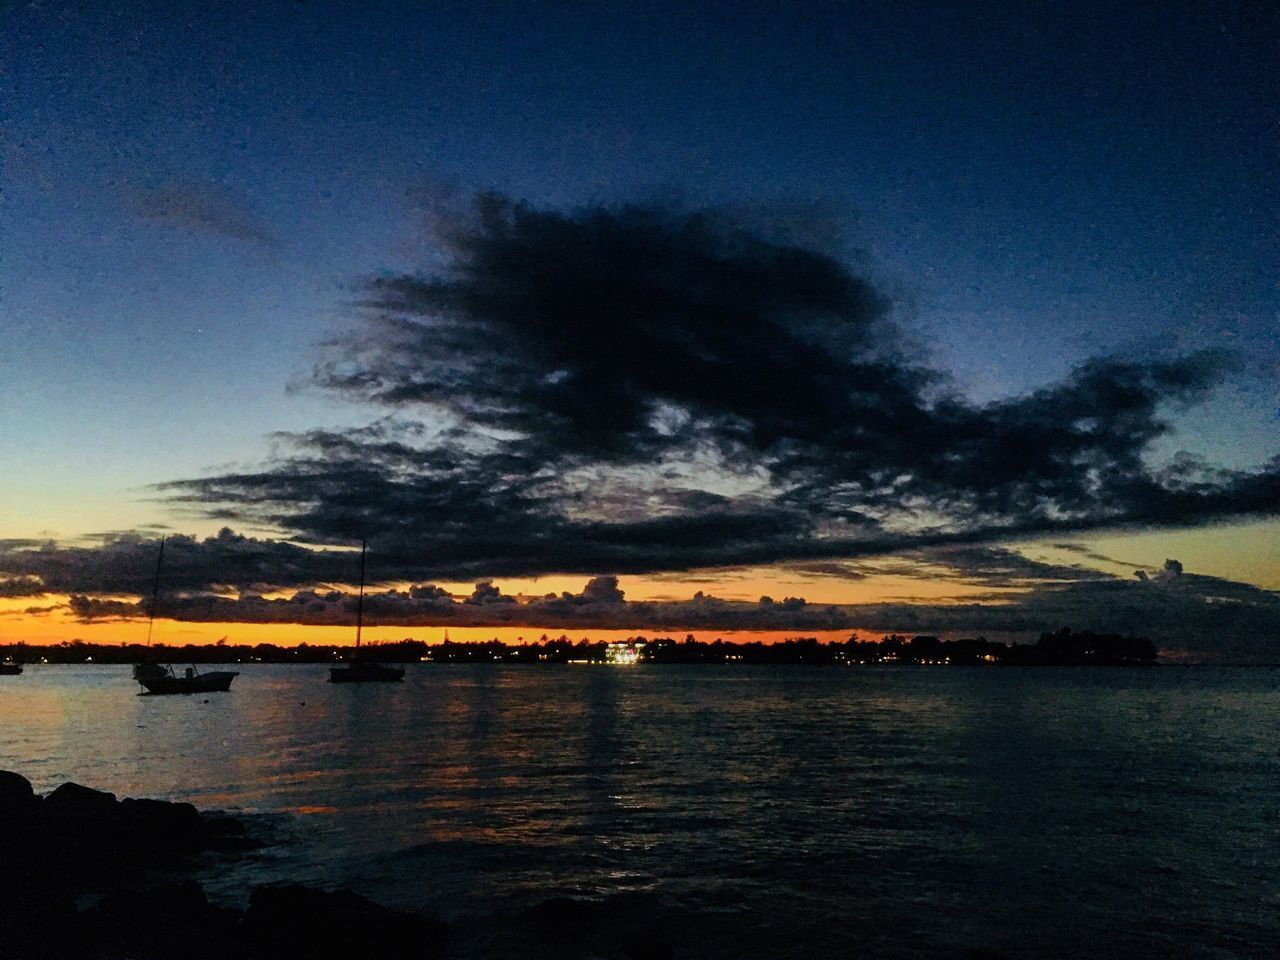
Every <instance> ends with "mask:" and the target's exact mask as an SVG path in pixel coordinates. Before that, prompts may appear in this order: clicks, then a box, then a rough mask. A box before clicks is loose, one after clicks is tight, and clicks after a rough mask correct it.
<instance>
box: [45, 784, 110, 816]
mask: <svg viewBox="0 0 1280 960" xmlns="http://www.w3.org/2000/svg"><path fill="white" fill-rule="evenodd" d="M44 803H45V809H46V810H47V811H48V812H50V813H52V814H55V815H57V816H63V817H74V818H76V819H86V820H88V819H101V820H106V819H110V818H112V817H113V816H114V815H115V812H116V795H115V794H114V793H107V792H106V791H104V790H94V789H92V788H90V787H82V786H80V784H78V783H70V782H68V783H64V784H63V785H62V786H60V787H58V789H56V790H54V791H53V793H51V794H49V796H47V797H45V800H44Z"/></svg>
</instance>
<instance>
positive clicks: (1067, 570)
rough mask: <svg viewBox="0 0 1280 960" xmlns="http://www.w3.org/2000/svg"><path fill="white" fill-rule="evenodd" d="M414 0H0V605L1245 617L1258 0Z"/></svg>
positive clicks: (39, 610) (431, 630)
mask: <svg viewBox="0 0 1280 960" xmlns="http://www.w3.org/2000/svg"><path fill="white" fill-rule="evenodd" d="M409 6H410V5H405V4H379V3H362V4H347V3H327V4H326V3H307V4H301V3H287V4H285V3H255V4H235V3H227V4H219V5H216V7H215V6H212V5H156V6H155V7H153V8H151V9H147V5H140V4H113V3H102V4H95V5H81V4H69V3H56V2H50V3H28V4H20V3H13V4H7V5H5V6H4V7H3V9H2V10H0V18H2V29H0V97H2V100H0V102H3V104H4V111H3V112H4V116H5V123H4V124H3V127H2V128H0V148H2V150H3V154H2V160H3V166H2V167H0V188H2V189H3V204H0V231H2V233H0V237H2V238H3V247H2V250H0V462H2V463H4V464H5V467H4V469H2V470H0V642H4V641H19V640H35V641H40V642H58V641H61V640H67V639H71V638H73V637H84V638H86V639H90V638H92V639H99V638H101V639H109V640H113V641H115V640H119V641H125V640H133V639H137V638H138V637H139V635H140V633H139V631H140V629H145V624H142V626H141V628H140V621H141V620H145V613H146V606H147V603H146V601H147V599H148V597H147V593H148V590H149V585H150V581H151V577H152V575H153V573H154V567H155V557H156V554H157V551H158V546H159V538H160V537H161V536H166V537H173V538H174V539H172V540H171V541H169V546H168V547H167V548H166V550H167V553H166V565H165V567H164V578H163V580H164V584H165V586H164V602H163V605H162V608H161V610H160V611H159V615H160V617H161V620H162V625H163V626H164V629H166V630H168V631H169V632H168V633H167V634H165V635H167V636H169V637H170V638H173V639H179V638H182V639H196V640H211V639H217V638H218V637H220V636H232V637H234V638H235V639H239V640H253V639H255V638H260V637H261V638H265V637H267V636H270V637H271V638H273V639H279V638H281V637H289V638H295V639H307V638H309V637H310V638H316V637H322V638H323V642H341V641H342V639H343V634H344V629H343V628H344V626H345V625H347V624H349V623H350V620H351V615H352V610H351V598H350V588H351V585H352V583H353V581H354V580H355V578H356V575H357V565H356V564H355V562H354V560H353V557H354V554H353V553H352V551H353V549H355V548H356V547H357V546H358V544H359V542H360V540H361V539H367V540H368V541H369V542H370V553H369V558H370V572H371V578H372V580H373V581H374V586H373V588H372V591H373V594H374V600H373V602H372V604H371V606H370V608H369V609H370V616H371V619H372V622H373V624H374V626H373V628H372V630H373V633H372V635H373V636H375V637H378V636H382V635H383V634H385V636H386V637H388V638H390V637H396V638H398V637H400V636H403V635H405V634H406V633H409V634H413V633H416V634H417V635H419V636H423V637H426V638H428V639H432V638H434V637H435V636H436V634H437V633H439V632H440V631H442V630H443V628H444V627H446V626H450V627H451V628H452V630H453V631H454V633H453V634H451V635H455V636H470V635H472V634H471V633H468V631H471V632H474V635H475V636H481V635H483V636H492V635H495V634H500V635H502V636H504V637H513V636H516V635H526V634H528V633H529V632H530V631H536V632H542V631H543V630H556V629H565V630H576V631H586V632H592V633H593V635H603V634H604V632H605V631H619V632H636V631H640V630H646V631H653V630H661V631H664V632H676V631H684V630H694V631H697V632H700V633H707V632H715V633H717V635H720V634H729V633H730V632H733V631H739V630H746V631H762V633H761V635H763V636H769V637H772V636H783V635H796V634H797V633H806V634H813V633H820V632H822V633H823V635H826V634H827V633H830V634H831V635H835V634H837V633H839V634H841V635H847V634H848V632H850V631H852V630H859V631H863V632H864V633H866V634H875V633H877V632H887V631H890V630H901V631H925V632H935V633H945V634H953V633H954V634H961V633H969V634H972V633H986V634H989V635H999V636H1009V637H1019V638H1023V639H1025V638H1027V637H1030V636H1034V634H1035V633H1037V632H1039V631H1041V630H1048V629H1056V628H1058V627H1060V626H1062V625H1067V624H1069V625H1073V626H1078V627H1079V626H1091V627H1094V628H1098V629H1104V628H1115V629H1122V630H1127V631H1137V632H1146V633H1149V634H1151V635H1153V636H1155V637H1156V638H1157V639H1158V640H1159V641H1160V643H1161V645H1162V647H1163V648H1164V649H1165V650H1166V651H1168V652H1170V653H1171V654H1174V655H1184V656H1191V657H1202V658H1213V657H1219V658H1228V659H1231V658H1234V659H1275V658H1276V656H1277V651H1278V650H1280V595H1278V594H1277V591H1278V590H1280V563H1278V562H1277V560H1276V551H1275V549H1274V543H1275V542H1276V533H1277V525H1276V519H1275V518H1276V512H1277V507H1278V505H1280V466H1278V465H1277V464H1278V461H1277V460H1276V457H1277V455H1280V442H1278V440H1277V429H1276V428H1277V423H1278V421H1280V388H1278V378H1280V337H1277V326H1278V325H1277V317H1278V314H1280V287H1278V285H1277V280H1276V278H1277V276H1280V271H1278V270H1277V268H1278V267H1280V263H1278V262H1277V261H1278V257H1277V250H1278V246H1277V239H1278V237H1277V227H1276V225H1277V223H1280V197H1278V193H1280V179H1278V178H1277V146H1278V145H1280V144H1278V141H1277V130H1278V127H1277V116H1276V110H1275V104H1276V103H1277V102H1280V83H1278V82H1277V70H1276V67H1275V66H1274V62H1275V59H1276V58H1275V57H1274V52H1275V46H1276V41H1277V38H1278V37H1280V30H1278V29H1277V28H1278V26H1280V20H1278V19H1277V17H1276V15H1275V14H1274V13H1272V12H1267V11H1266V10H1265V8H1264V5H1253V4H1239V3H1221V4H1214V3H1197V4H1179V3H1166V4H1158V5H1143V4H1137V5H1125V7H1124V9H1116V8H1115V7H1114V5H1104V4H1090V3H1084V4H1070V5H1066V4H1059V5H1051V6H1050V5H1044V6H1040V5H1037V6H1036V7H1035V8H1031V7H1028V5H1025V4H1015V3H977V4H973V3H966V4H954V5H951V4H941V5H938V4H928V5H924V4H921V5H913V4H903V3H892V4H890V3H883V4H881V3H865V4H853V3H851V4H813V5H799V4H796V5H762V4H696V5H689V4H674V3H639V4H628V5H598V4H552V3H531V2H524V3H512V4H456V5H452V4H432V5H430V6H429V9H428V8H425V7H424V8H422V9H414V10H410V9H407V8H408V7H409ZM179 7H181V8H180V9H179ZM605 7H607V8H608V9H604V8H605ZM624 7H625V8H624ZM762 598H768V602H765V600H763V599H762ZM380 631H381V632H380ZM459 631H461V632H460V633H459Z"/></svg>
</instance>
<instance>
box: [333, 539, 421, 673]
mask: <svg viewBox="0 0 1280 960" xmlns="http://www.w3.org/2000/svg"><path fill="white" fill-rule="evenodd" d="M368 546H369V543H368V541H367V540H361V541H360V593H359V595H358V597H357V599H356V652H355V656H354V658H353V659H352V661H351V662H350V663H348V664H346V665H345V666H337V667H330V668H329V682H330V683H379V682H381V683H395V682H396V681H399V680H403V679H404V667H389V666H387V665H386V664H384V663H374V662H373V661H371V660H361V659H360V631H361V629H362V628H363V627H364V555H365V552H366V551H367V549H368Z"/></svg>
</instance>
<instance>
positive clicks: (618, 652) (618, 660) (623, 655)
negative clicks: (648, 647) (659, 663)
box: [604, 643, 640, 666]
mask: <svg viewBox="0 0 1280 960" xmlns="http://www.w3.org/2000/svg"><path fill="white" fill-rule="evenodd" d="M604 662H605V663H615V664H618V665H620V666H630V665H631V664H635V663H639V662H640V648H639V647H638V646H637V645H636V644H634V643H610V644H606V645H605V648H604Z"/></svg>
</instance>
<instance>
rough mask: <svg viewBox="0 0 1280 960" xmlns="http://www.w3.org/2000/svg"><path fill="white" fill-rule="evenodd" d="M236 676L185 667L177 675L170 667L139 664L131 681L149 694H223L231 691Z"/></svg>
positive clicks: (235, 673) (225, 671)
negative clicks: (138, 684)
mask: <svg viewBox="0 0 1280 960" xmlns="http://www.w3.org/2000/svg"><path fill="white" fill-rule="evenodd" d="M238 676H239V672H238V671H235V670H212V671H210V672H209V673H201V672H200V671H198V670H197V669H196V668H195V667H187V668H186V669H185V670H183V672H182V673H181V674H178V673H175V672H174V669H173V667H172V666H168V665H164V664H159V663H139V664H137V665H135V666H134V668H133V679H135V680H137V681H138V683H140V684H142V688H143V690H145V691H146V692H147V693H150V694H161V693H223V692H225V691H227V690H230V689H231V681H232V680H234V679H235V678H236V677H238Z"/></svg>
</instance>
